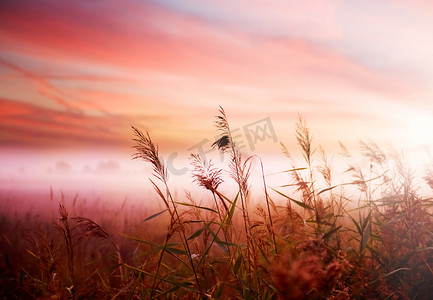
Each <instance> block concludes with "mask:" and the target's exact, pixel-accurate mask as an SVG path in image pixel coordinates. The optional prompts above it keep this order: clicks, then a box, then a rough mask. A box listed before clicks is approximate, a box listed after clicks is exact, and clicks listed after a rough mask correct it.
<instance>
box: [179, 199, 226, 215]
mask: <svg viewBox="0 0 433 300" xmlns="http://www.w3.org/2000/svg"><path fill="white" fill-rule="evenodd" d="M174 203H176V204H179V205H183V206H189V207H195V208H198V209H205V210H208V211H211V212H214V213H216V214H217V213H218V212H217V211H216V210H214V209H212V208H209V207H205V206H198V205H194V204H190V203H185V202H174Z"/></svg>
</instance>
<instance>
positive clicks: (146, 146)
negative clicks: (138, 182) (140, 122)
mask: <svg viewBox="0 0 433 300" xmlns="http://www.w3.org/2000/svg"><path fill="white" fill-rule="evenodd" d="M132 130H133V132H134V135H135V138H134V139H133V140H134V141H135V145H134V146H133V148H134V149H135V150H136V151H137V152H136V153H134V154H133V155H132V158H133V159H143V160H144V161H146V162H149V163H150V164H151V165H152V167H153V171H154V175H155V176H156V177H158V178H159V179H161V180H166V179H167V170H166V169H165V167H164V163H163V162H162V161H161V160H160V159H159V154H158V147H157V146H155V144H154V143H153V142H152V140H151V138H150V136H149V133H148V132H146V134H143V132H141V131H140V130H139V129H137V128H135V127H134V126H132Z"/></svg>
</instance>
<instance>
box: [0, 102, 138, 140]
mask: <svg viewBox="0 0 433 300" xmlns="http://www.w3.org/2000/svg"><path fill="white" fill-rule="evenodd" d="M0 120H1V121H0V135H1V136H2V139H1V141H0V143H1V145H2V146H34V147H73V148H80V147H81V146H89V145H93V146H107V145H110V146H119V145H124V144H126V141H125V140H124V139H122V130H125V128H128V127H129V124H128V122H127V121H126V120H125V118H124V117H121V116H116V115H111V116H97V117H95V116H86V115H85V114H81V113H76V112H70V111H59V110H54V109H46V108H42V107H39V106H38V105H36V104H31V103H24V102H20V101H12V100H6V99H0Z"/></svg>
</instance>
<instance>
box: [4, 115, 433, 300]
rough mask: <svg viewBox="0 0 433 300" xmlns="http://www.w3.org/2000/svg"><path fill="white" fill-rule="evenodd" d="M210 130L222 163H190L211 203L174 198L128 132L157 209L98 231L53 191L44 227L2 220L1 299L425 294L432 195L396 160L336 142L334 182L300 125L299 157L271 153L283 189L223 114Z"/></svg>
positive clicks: (147, 150)
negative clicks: (338, 170)
mask: <svg viewBox="0 0 433 300" xmlns="http://www.w3.org/2000/svg"><path fill="white" fill-rule="evenodd" d="M215 125H216V127H217V130H218V132H219V134H220V135H219V137H218V139H217V140H216V141H215V143H214V145H213V146H214V147H215V148H217V149H218V150H219V151H221V152H223V153H224V155H227V156H228V158H229V159H228V164H227V165H226V166H223V167H221V168H218V167H216V166H215V165H214V164H213V163H212V161H209V162H207V161H205V160H204V159H205V158H204V157H200V156H199V155H198V154H194V153H193V154H191V161H192V165H191V167H192V172H191V175H192V181H193V182H194V183H195V184H197V185H198V186H199V187H201V188H203V189H204V190H205V191H206V194H207V195H208V196H209V201H206V200H205V201H202V200H198V199H201V197H200V198H199V197H196V196H195V195H194V194H192V193H190V192H188V191H186V192H185V196H184V197H181V196H179V195H178V194H176V193H173V192H172V190H171V188H170V186H169V182H168V171H167V168H166V166H165V165H164V163H163V160H162V159H161V157H160V155H159V151H158V147H157V145H155V144H154V143H153V141H152V139H151V137H150V135H149V133H147V132H145V133H144V132H142V131H141V130H139V129H138V128H136V127H132V131H133V134H134V143H135V144H134V149H135V153H134V154H133V158H134V159H141V160H143V161H144V162H145V163H147V164H149V165H150V166H151V168H152V175H151V177H150V178H149V180H150V182H151V184H152V186H153V188H154V190H155V193H156V197H157V198H158V199H159V200H160V202H161V206H162V209H161V210H159V211H155V212H152V213H143V212H142V213H141V214H140V213H137V211H136V210H135V211H134V213H135V214H130V213H128V212H130V211H129V210H128V208H127V207H128V203H127V201H126V200H125V201H123V204H122V206H121V208H120V209H118V208H117V209H115V210H113V211H111V214H109V215H107V216H106V217H105V220H107V219H108V223H105V224H104V225H107V224H108V225H109V224H111V225H109V226H108V227H105V226H102V225H101V222H102V221H103V219H99V220H98V213H97V212H94V213H93V215H83V212H86V211H89V210H86V209H83V208H84V204H83V203H82V202H81V201H80V199H79V197H78V196H75V197H74V198H73V199H72V201H71V203H70V204H69V205H68V204H67V203H65V196H64V195H63V194H62V195H61V201H60V205H59V207H58V219H56V220H54V226H53V225H52V223H51V222H52V221H53V220H51V219H49V220H46V221H40V220H39V221H38V220H36V219H35V218H34V217H33V216H32V215H30V214H29V215H27V216H24V218H18V217H14V216H10V215H9V216H7V215H6V214H2V215H1V218H0V228H1V229H2V231H1V234H0V249H1V255H2V259H1V260H0V286H1V289H0V296H1V297H3V298H17V297H18V298H22V299H33V298H45V299H59V298H62V299H90V298H91V299H430V298H431V295H432V294H433V288H432V287H433V258H432V257H433V256H432V255H431V254H432V251H433V225H432V224H433V215H432V212H431V206H432V205H433V200H432V199H431V198H429V197H423V196H422V195H421V192H420V190H419V185H420V182H419V181H417V180H418V179H417V178H416V177H415V175H414V172H413V171H412V170H411V169H410V168H409V167H408V164H407V163H406V162H405V158H404V156H403V155H401V154H400V153H397V152H390V153H387V152H384V151H382V150H381V149H380V148H379V147H378V145H376V144H375V143H373V142H361V143H360V150H361V151H360V153H361V157H358V158H357V157H355V156H354V155H352V154H351V152H350V151H349V150H348V149H347V148H346V147H345V146H344V145H343V144H340V148H341V156H342V157H344V158H345V159H347V160H348V165H347V169H346V170H345V172H344V173H343V174H339V175H340V176H335V174H334V172H335V170H334V169H333V166H332V161H333V158H332V157H329V156H328V155H327V153H326V152H325V150H324V149H322V148H321V147H320V146H319V145H315V143H314V140H313V138H312V134H311V132H310V129H309V127H308V126H307V123H306V121H305V120H304V119H303V118H302V117H301V116H299V118H298V121H297V123H296V125H295V140H296V142H297V145H298V148H299V151H300V154H301V157H302V160H301V161H296V160H295V158H294V157H296V156H295V155H294V153H293V151H294V149H289V148H288V147H285V146H284V144H282V147H283V148H282V149H283V150H282V152H283V154H284V155H285V156H286V158H285V163H286V164H287V165H289V167H288V168H286V169H285V170H282V171H281V173H280V174H279V175H280V176H285V178H286V180H287V182H286V183H285V184H283V185H281V186H270V185H268V175H267V174H266V171H265V170H266V169H265V166H264V165H263V163H262V161H261V159H260V158H259V157H257V156H248V155H246V154H245V153H241V151H240V149H239V147H238V145H236V143H235V141H234V139H233V136H232V130H231V126H230V123H229V119H228V117H227V114H226V112H225V111H224V109H223V108H222V107H220V109H219V111H218V115H217V116H216V121H215ZM252 172H258V173H257V174H254V175H257V176H258V177H260V178H261V179H262V183H261V184H260V188H261V189H262V191H263V192H262V193H260V192H255V193H254V194H253V195H252V194H251V189H250V179H249V178H250V175H251V173H252ZM224 174H228V175H229V176H224ZM432 174H433V171H432V170H431V169H427V171H426V172H425V175H424V178H423V179H424V180H425V182H426V183H427V185H429V186H430V187H431V188H433V184H432V182H433V179H432ZM336 178H339V179H338V180H340V181H337V179H336ZM340 178H343V179H340ZM227 181H233V182H234V184H235V186H236V188H235V190H234V191H233V192H232V193H230V194H229V193H224V192H222V191H223V190H224V189H222V188H221V186H223V185H225V184H226V183H227ZM50 194H51V196H50V198H51V200H50V203H55V202H56V201H54V200H53V198H54V196H53V191H52V190H51V192H50ZM252 198H253V199H255V200H256V203H257V204H255V205H254V206H253V205H251V203H252V202H251V199H252ZM148 200H149V199H148ZM87 205H88V204H87ZM77 207H79V208H80V210H78V209H77ZM131 210H132V209H131ZM77 211H80V213H79V214H77ZM89 213H90V212H89ZM49 216H51V214H49ZM131 216H134V217H131ZM110 218H111V219H113V220H114V219H116V220H115V221H113V222H109V220H110ZM119 218H124V219H123V220H118V219H119ZM95 220H98V222H96V221H95ZM100 221H101V222H100ZM102 223H104V222H102Z"/></svg>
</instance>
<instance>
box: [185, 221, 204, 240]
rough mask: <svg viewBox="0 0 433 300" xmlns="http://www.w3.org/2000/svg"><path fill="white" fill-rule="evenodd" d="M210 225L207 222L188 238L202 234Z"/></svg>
mask: <svg viewBox="0 0 433 300" xmlns="http://www.w3.org/2000/svg"><path fill="white" fill-rule="evenodd" d="M208 227H209V224H206V226H204V227H202V228H200V229H199V230H197V231H196V232H194V233H193V234H191V236H190V237H189V238H188V241H189V240H192V239H194V238H196V237H198V236H199V235H200V234H202V232H203V231H205V229H207V228H208Z"/></svg>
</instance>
